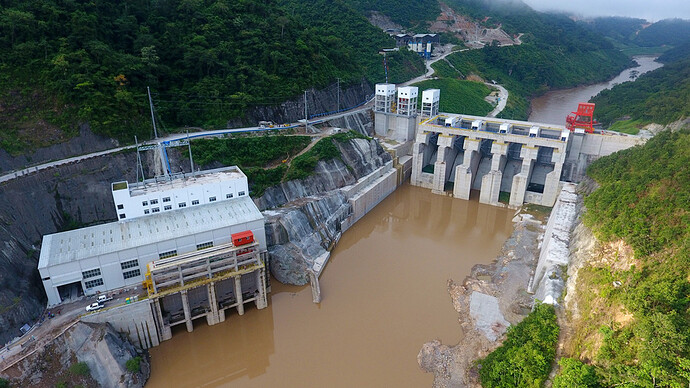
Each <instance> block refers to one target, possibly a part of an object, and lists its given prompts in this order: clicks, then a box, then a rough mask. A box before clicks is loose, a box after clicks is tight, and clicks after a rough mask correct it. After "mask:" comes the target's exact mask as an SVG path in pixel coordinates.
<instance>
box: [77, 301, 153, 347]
mask: <svg viewBox="0 0 690 388" xmlns="http://www.w3.org/2000/svg"><path fill="white" fill-rule="evenodd" d="M81 320H82V321H83V322H91V323H106V322H108V323H110V324H111V325H113V327H114V328H115V330H117V331H119V332H120V333H124V334H126V335H127V337H128V338H129V341H130V342H131V343H132V344H134V345H135V346H137V347H139V348H140V349H148V348H151V347H154V346H158V345H159V344H160V341H159V338H158V333H157V331H156V324H155V321H154V320H153V312H152V310H151V302H150V301H149V300H148V299H147V300H142V301H139V302H135V303H131V304H124V305H120V306H115V307H111V308H107V309H105V310H101V311H97V312H93V313H90V314H86V315H84V316H82V317H81Z"/></svg>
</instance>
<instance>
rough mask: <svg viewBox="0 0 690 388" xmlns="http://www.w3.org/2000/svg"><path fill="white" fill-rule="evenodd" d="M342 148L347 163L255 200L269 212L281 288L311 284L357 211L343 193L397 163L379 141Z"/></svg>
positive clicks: (332, 164) (322, 165) (321, 168)
mask: <svg viewBox="0 0 690 388" xmlns="http://www.w3.org/2000/svg"><path fill="white" fill-rule="evenodd" d="M338 148H339V149H340V152H341V159H342V160H340V159H333V160H330V161H320V162H319V163H318V164H317V166H316V172H315V174H314V175H312V176H309V177H308V178H306V179H302V180H295V181H290V182H285V183H282V184H280V185H278V186H275V187H272V188H270V189H268V190H266V192H265V193H264V195H263V196H261V197H260V198H258V199H256V200H255V202H256V203H257V205H258V206H259V208H260V209H262V210H265V211H264V215H265V216H266V239H267V243H268V251H269V254H270V268H271V274H272V275H273V276H274V277H275V278H276V279H278V281H280V282H281V283H288V284H295V285H303V284H306V283H307V282H308V275H307V270H308V269H309V268H312V266H313V265H314V261H315V260H316V259H317V258H318V257H320V256H322V255H324V254H327V251H329V250H330V249H331V248H332V246H333V245H334V244H335V243H336V242H337V241H338V240H339V239H340V236H341V233H342V232H341V230H340V224H341V222H342V221H343V220H345V219H346V218H347V217H348V216H349V215H350V214H351V213H352V209H351V206H350V204H349V202H348V201H347V197H346V196H345V195H344V194H343V193H342V192H341V191H340V190H338V189H340V188H341V187H344V186H347V185H351V184H354V183H355V182H357V180H358V179H359V178H362V177H364V176H365V175H368V174H370V173H372V172H373V171H374V170H376V169H377V168H379V167H381V166H383V165H384V164H386V163H387V162H389V161H390V160H391V156H390V155H389V154H388V153H387V152H385V151H384V150H383V148H382V147H381V145H380V144H379V143H378V141H376V140H365V139H353V140H350V141H347V142H345V143H338ZM276 208H277V209H276ZM266 209H274V210H266Z"/></svg>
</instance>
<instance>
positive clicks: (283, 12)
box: [0, 0, 422, 153]
mask: <svg viewBox="0 0 690 388" xmlns="http://www.w3.org/2000/svg"><path fill="white" fill-rule="evenodd" d="M393 45H394V42H393V40H392V39H391V38H389V37H388V36H387V35H386V34H384V33H383V32H382V31H380V30H379V29H377V28H376V27H373V26H372V25H370V24H369V23H368V22H367V20H366V19H365V18H364V16H362V15H361V14H360V13H359V12H358V11H356V10H354V9H353V8H351V7H350V6H348V5H347V3H344V2H330V1H325V0H316V1H301V0H265V1H258V0H242V1H229V0H200V1H194V2H191V1H182V0H167V1H159V2H150V1H145V0H137V1H128V2H124V3H114V2H86V3H85V2H77V1H71V0H68V1H56V0H46V1H42V0H41V1H39V0H33V1H23V0H21V1H20V0H6V1H3V7H2V10H0V50H1V51H2V52H3V55H2V56H0V70H1V71H0V104H1V105H2V107H3V109H0V122H2V124H3V126H4V130H3V132H2V133H0V146H1V147H2V148H4V149H6V150H10V151H11V152H15V153H16V152H21V151H22V150H25V149H26V148H28V147H36V146H42V145H45V144H49V143H52V142H57V141H60V140H61V139H64V138H66V137H69V136H71V135H73V134H74V133H75V132H76V124H77V123H79V122H86V121H88V122H89V124H90V125H91V127H92V129H93V130H94V131H96V132H97V133H101V134H105V135H107V136H111V137H115V138H120V139H126V140H127V141H131V139H132V137H133V135H135V134H137V135H139V136H140V138H148V137H149V136H150V132H151V129H150V124H149V123H148V121H149V120H150V117H149V116H148V111H147V100H146V94H145V93H146V86H150V87H151V89H152V91H153V92H154V95H155V97H156V101H157V103H158V104H159V106H158V107H159V114H160V117H161V118H162V120H163V121H164V122H166V123H167V124H169V125H193V126H206V127H213V126H223V125H224V124H225V122H226V121H227V120H228V119H231V118H236V117H241V116H242V113H243V112H244V111H245V110H246V109H247V108H248V107H251V106H253V105H265V104H269V105H270V104H276V103H280V102H282V101H284V100H286V99H288V98H291V97H294V96H296V95H299V94H300V93H301V92H302V91H303V90H304V89H306V88H311V87H316V88H319V87H323V86H326V85H328V84H330V83H332V82H334V81H335V79H336V78H340V79H341V80H342V81H343V84H345V85H347V83H348V82H356V81H359V80H360V79H361V78H362V77H366V78H367V79H368V80H369V81H371V82H380V81H383V80H384V69H383V65H382V61H381V57H380V56H379V55H378V54H377V53H378V51H379V50H380V49H381V48H383V47H391V46H393ZM389 59H390V60H389V67H390V68H391V74H392V76H396V75H397V76H398V77H399V78H403V77H407V76H408V74H407V73H406V72H405V71H404V70H403V69H402V67H403V66H404V65H412V68H413V72H414V71H415V70H414V69H419V70H421V67H422V66H421V60H420V59H419V58H418V57H417V56H415V55H414V54H412V53H407V52H401V53H399V54H395V55H393V56H392V57H391V58H389ZM410 75H413V74H410ZM414 75H416V74H414ZM398 81H399V80H398ZM37 128H38V131H37V130H36V129H37ZM36 132H39V133H41V134H42V135H43V136H41V134H37V133H36Z"/></svg>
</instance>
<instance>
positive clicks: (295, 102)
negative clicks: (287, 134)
mask: <svg viewBox="0 0 690 388" xmlns="http://www.w3.org/2000/svg"><path fill="white" fill-rule="evenodd" d="M373 93H374V89H373V87H372V85H371V84H369V82H367V81H366V80H365V79H362V80H361V81H360V82H359V83H357V84H355V85H350V86H347V87H342V88H341V89H340V109H344V108H350V107H353V106H355V105H357V104H360V103H362V102H363V101H364V100H365V99H366V98H367V96H370V95H372V94H373ZM336 110H338V87H337V85H331V86H329V87H327V88H325V89H321V90H315V89H311V90H308V91H307V114H309V115H310V116H312V115H314V114H320V113H324V112H334V111H336ZM302 119H304V95H300V96H295V98H293V99H291V100H289V101H286V102H284V103H282V104H279V105H273V106H257V107H253V108H251V109H249V111H248V112H247V115H246V117H245V118H244V119H236V120H231V121H229V122H228V124H229V125H230V126H233V127H242V126H245V125H256V123H257V122H259V121H261V120H270V121H273V122H276V123H293V122H296V121H297V120H302Z"/></svg>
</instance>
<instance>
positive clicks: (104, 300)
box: [96, 295, 113, 304]
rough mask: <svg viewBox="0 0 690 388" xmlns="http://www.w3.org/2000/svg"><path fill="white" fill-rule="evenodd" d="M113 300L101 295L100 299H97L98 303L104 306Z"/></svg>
mask: <svg viewBox="0 0 690 388" xmlns="http://www.w3.org/2000/svg"><path fill="white" fill-rule="evenodd" d="M111 300H113V298H112V297H109V296H108V295H99V296H98V298H97V299H96V302H98V303H100V304H103V303H105V302H108V301H111Z"/></svg>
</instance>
